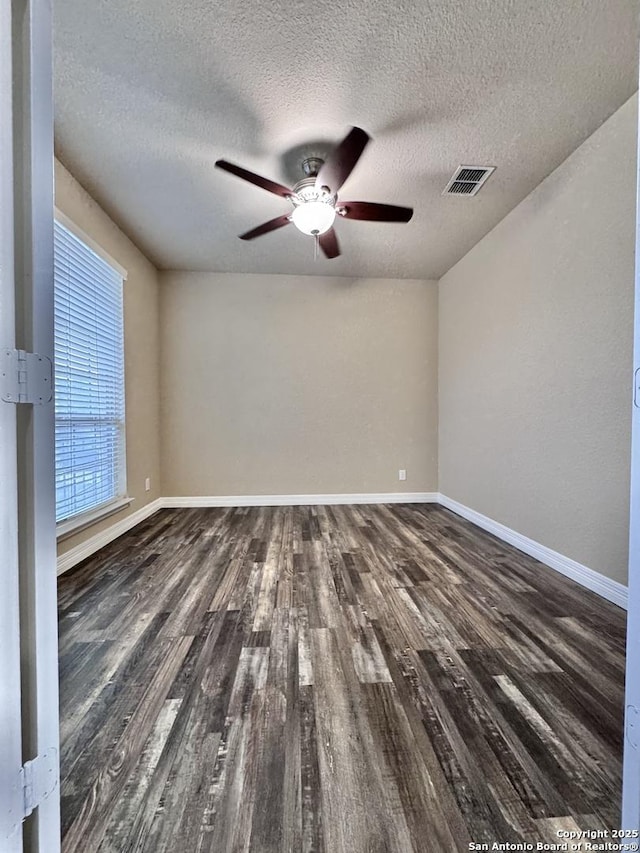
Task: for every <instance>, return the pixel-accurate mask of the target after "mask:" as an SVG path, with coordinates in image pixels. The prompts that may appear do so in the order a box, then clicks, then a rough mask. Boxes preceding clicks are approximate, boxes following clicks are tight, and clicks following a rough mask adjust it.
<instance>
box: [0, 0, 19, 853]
mask: <svg viewBox="0 0 640 853" xmlns="http://www.w3.org/2000/svg"><path fill="white" fill-rule="evenodd" d="M11 80H12V64H11V2H10V0H1V2H0V151H1V152H2V156H1V157H0V348H1V349H0V354H1V353H2V351H4V349H5V348H7V349H13V348H14V347H15V298H14V268H13V157H12V148H13V118H12V117H13V110H12V82H11ZM16 416H17V411H16V408H15V406H10V405H6V404H4V403H3V402H2V401H1V400H0V543H1V545H2V555H3V556H2V561H3V571H2V594H1V595H0V720H1V723H0V726H1V728H0V803H1V804H2V807H1V808H0V848H1V849H2V850H6V851H7V853H22V849H23V847H22V814H23V796H22V785H21V780H20V772H21V767H22V725H21V719H20V718H21V690H20V609H19V608H20V605H19V582H18V577H19V574H18V479H17V471H18V468H17V464H16V460H17V434H16Z"/></svg>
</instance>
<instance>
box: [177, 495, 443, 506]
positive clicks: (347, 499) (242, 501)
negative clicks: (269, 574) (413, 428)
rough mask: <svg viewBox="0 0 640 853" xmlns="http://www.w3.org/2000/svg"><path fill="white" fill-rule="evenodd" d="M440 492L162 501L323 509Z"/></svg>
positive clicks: (423, 498) (416, 499) (413, 499)
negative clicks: (324, 507)
mask: <svg viewBox="0 0 640 853" xmlns="http://www.w3.org/2000/svg"><path fill="white" fill-rule="evenodd" d="M437 501H438V493H437V492H381V493H377V494H376V493H373V492H371V493H364V494H355V495H347V494H339V495H211V496H201V495H199V496H197V497H175V498H162V505H163V506H165V507H172V508H173V507H206V506H209V507H211V506H320V505H323V504H409V503H414V504H415V503H437Z"/></svg>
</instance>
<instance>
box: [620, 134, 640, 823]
mask: <svg viewBox="0 0 640 853" xmlns="http://www.w3.org/2000/svg"><path fill="white" fill-rule="evenodd" d="M638 128H639V132H638V151H639V152H640V124H639V125H638ZM637 169H639V171H638V173H637V174H638V183H637V187H638V190H637V194H636V262H635V310H634V345H633V370H634V373H633V405H632V426H631V506H630V524H629V581H628V583H629V597H628V610H627V660H626V684H625V702H624V704H625V728H624V767H623V774H622V826H623V828H624V829H629V830H634V829H639V828H640V227H639V223H640V154H639V159H638V165H637Z"/></svg>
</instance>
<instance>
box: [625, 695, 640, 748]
mask: <svg viewBox="0 0 640 853" xmlns="http://www.w3.org/2000/svg"><path fill="white" fill-rule="evenodd" d="M625 737H626V739H627V742H628V743H629V745H630V746H632V747H633V748H634V749H637V748H638V740H639V739H640V711H639V710H638V709H637V708H636V706H635V705H627V715H626V719H625Z"/></svg>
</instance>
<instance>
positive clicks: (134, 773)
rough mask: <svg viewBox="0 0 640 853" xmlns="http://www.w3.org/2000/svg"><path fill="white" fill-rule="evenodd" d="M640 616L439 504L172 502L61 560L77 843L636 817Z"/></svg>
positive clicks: (250, 841) (156, 842)
mask: <svg viewBox="0 0 640 853" xmlns="http://www.w3.org/2000/svg"><path fill="white" fill-rule="evenodd" d="M624 632H625V620H624V613H623V612H622V611H621V610H619V609H618V608H616V607H615V606H613V605H611V604H608V603H607V602H605V601H603V600H602V599H600V598H599V597H598V596H596V595H594V594H592V593H590V592H588V591H586V590H584V589H582V588H581V587H578V586H577V585H575V584H573V583H572V582H570V581H569V580H567V579H565V578H563V577H562V576H560V575H558V574H556V573H555V572H553V571H551V570H550V569H547V568H545V567H543V566H542V565H540V564H539V563H537V562H536V561H535V560H533V559H530V558H529V557H526V556H525V555H523V554H521V553H520V552H518V551H516V550H514V549H513V548H511V547H510V546H508V545H505V544H504V543H502V542H499V541H498V540H497V539H495V538H493V537H492V536H489V535H488V534H485V533H483V532H482V531H480V530H478V529H477V528H475V527H474V526H473V525H471V524H469V523H468V522H466V521H463V520H462V519H461V518H459V517H458V516H456V515H454V514H453V513H450V512H448V511H447V510H445V509H442V508H440V507H437V506H434V505H431V506H429V505H396V506H357V507H353V506H351V507H338V506H335V507H293V508H290V507H278V508H240V509H198V510H163V511H161V512H159V513H157V514H156V515H155V516H153V518H152V519H150V520H149V521H147V522H146V523H145V524H143V525H140V526H138V527H137V528H136V529H135V530H133V531H132V532H131V533H129V534H127V535H126V536H124V537H122V538H120V539H118V540H117V541H116V542H114V543H112V544H111V545H110V546H108V547H107V548H105V549H104V550H103V551H101V552H100V553H99V554H98V555H96V556H95V557H93V558H91V559H90V560H88V561H86V562H85V563H84V564H83V565H82V566H79V567H78V568H77V569H75V570H74V571H73V572H71V573H69V574H68V575H65V576H64V577H62V578H61V579H60V655H61V703H62V706H61V707H62V777H63V783H62V794H63V798H62V807H63V826H64V845H63V848H64V850H65V851H66V853H72V851H73V853H75V851H78V853H93V851H101V853H102V852H104V853H106V851H110V853H126V851H134V850H135V851H148V853H162V851H167V853H169V851H170V852H171V853H198V852H199V851H210V853H226V852H227V851H229V853H231V851H234V853H235V851H251V853H302V851H304V853H312V851H313V853H387V851H389V853H412V851H415V853H438V851H443V853H452V851H457V850H460V851H462V850H468V849H469V842H470V841H475V842H483V841H486V842H493V841H512V842H516V841H523V840H525V841H532V842H535V841H538V840H548V841H556V842H557V841H558V837H557V835H556V833H557V831H558V830H559V829H565V828H568V829H575V828H578V827H579V828H581V829H599V828H609V829H611V828H613V827H616V826H617V825H618V820H619V810H620V784H621V781H620V775H621V734H622V708H623V656H624Z"/></svg>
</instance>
